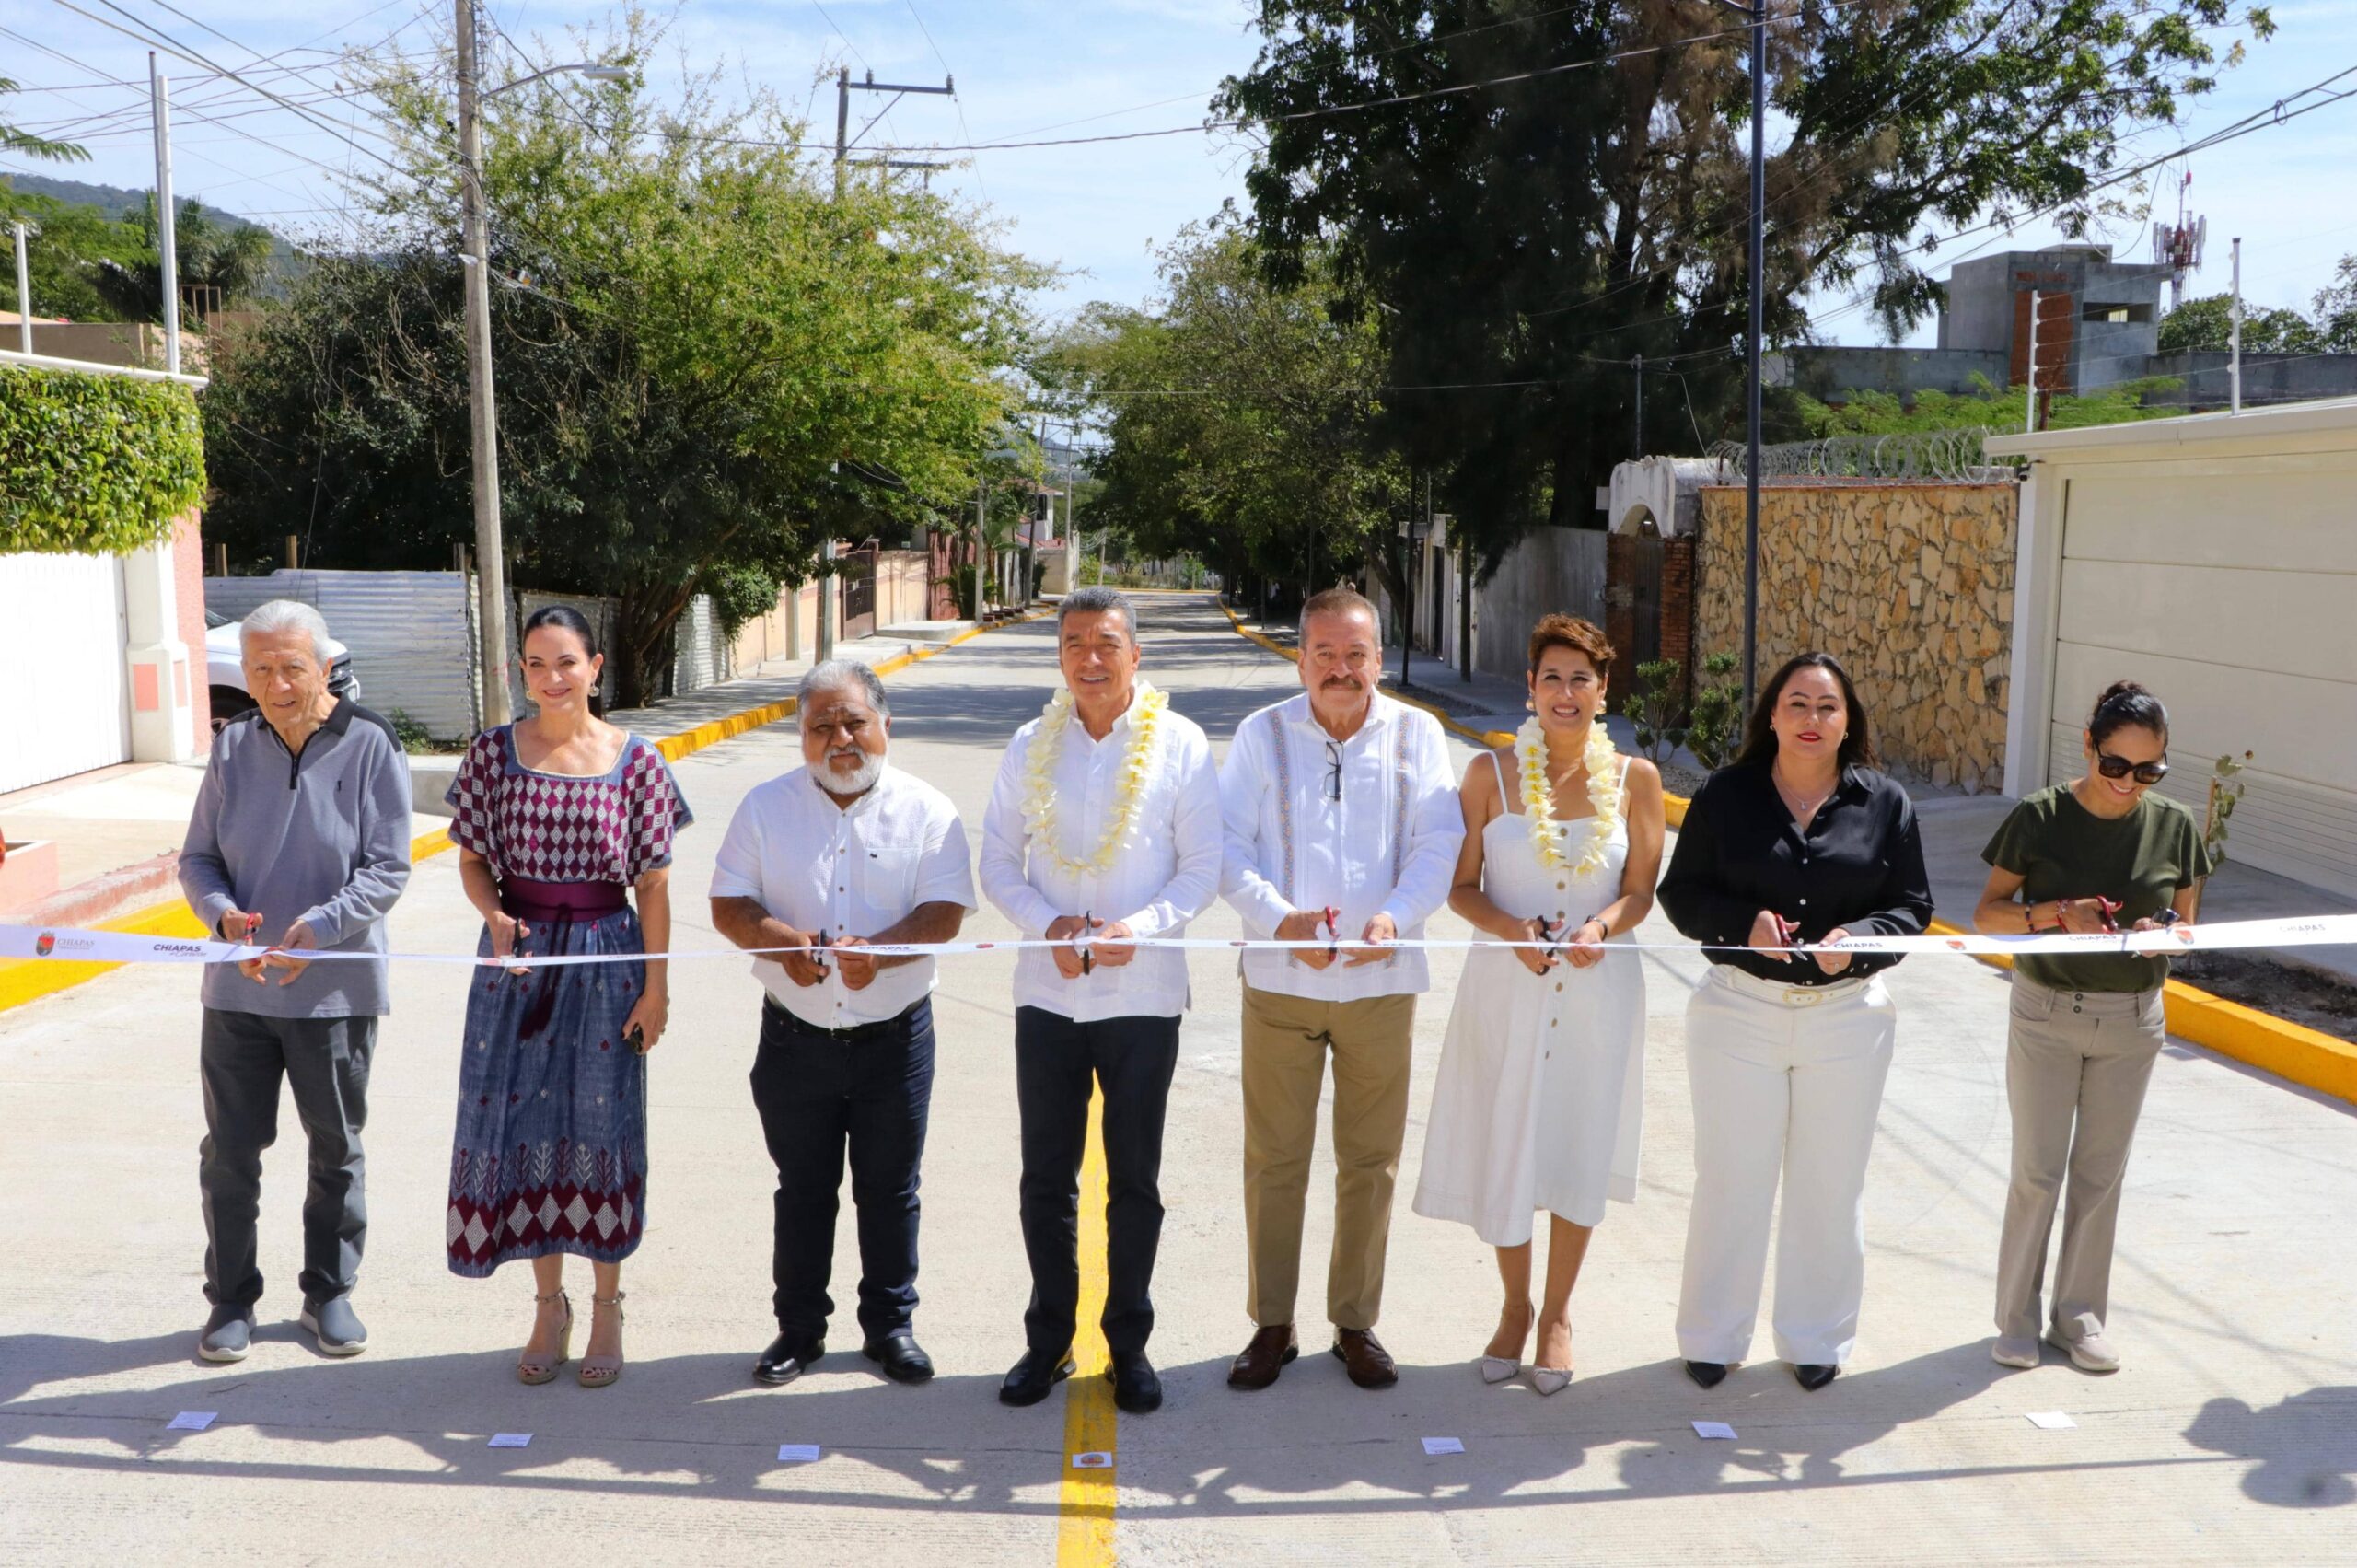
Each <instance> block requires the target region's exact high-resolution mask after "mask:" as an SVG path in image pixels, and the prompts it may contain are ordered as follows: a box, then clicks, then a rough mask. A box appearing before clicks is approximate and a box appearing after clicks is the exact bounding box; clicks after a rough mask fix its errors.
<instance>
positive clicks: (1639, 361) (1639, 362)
mask: <svg viewBox="0 0 2357 1568" xmlns="http://www.w3.org/2000/svg"><path fill="white" fill-rule="evenodd" d="M1631 363H1633V366H1636V443H1633V450H1631V453H1629V455H1631V458H1643V455H1645V356H1643V354H1638V356H1636V361H1631Z"/></svg>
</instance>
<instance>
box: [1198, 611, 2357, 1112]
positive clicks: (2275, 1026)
mask: <svg viewBox="0 0 2357 1568" xmlns="http://www.w3.org/2000/svg"><path fill="white" fill-rule="evenodd" d="M1219 607H1220V609H1221V610H1225V611H1226V614H1227V619H1228V623H1229V624H1230V625H1232V626H1234V627H1235V628H1236V630H1237V632H1239V633H1242V634H1243V635H1245V636H1246V637H1248V638H1250V639H1251V640H1252V641H1253V642H1255V643H1258V644H1260V646H1262V647H1264V648H1266V649H1268V650H1269V651H1270V652H1271V653H1273V654H1280V655H1282V656H1284V657H1286V658H1289V659H1292V660H1294V661H1295V663H1299V662H1300V656H1299V655H1298V654H1296V653H1295V652H1294V651H1293V650H1292V649H1291V648H1288V647H1285V646H1283V645H1281V644H1278V643H1274V642H1271V640H1270V639H1268V638H1266V637H1264V636H1262V635H1260V633H1258V632H1255V631H1252V630H1251V629H1250V628H1248V627H1247V626H1246V625H1245V624H1244V622H1243V618H1242V617H1240V616H1238V615H1237V613H1236V611H1235V610H1229V609H1228V607H1227V603H1226V601H1225V600H1224V599H1223V600H1221V601H1219ZM1392 695H1393V696H1394V697H1397V698H1398V699H1399V701H1400V702H1402V703H1410V704H1411V705H1412V706H1415V707H1419V708H1422V709H1423V710H1424V711H1425V712H1426V713H1428V714H1433V716H1434V717H1435V718H1437V719H1439V720H1440V722H1441V723H1443V724H1445V725H1446V726H1448V727H1449V728H1450V729H1452V730H1455V731H1456V732H1457V734H1459V735H1463V736H1467V737H1469V738H1472V739H1475V740H1479V741H1481V742H1483V743H1484V744H1486V745H1491V746H1504V745H1508V744H1510V743H1511V742H1512V741H1513V739H1514V737H1513V736H1511V735H1509V734H1506V733H1504V732H1503V731H1492V732H1490V733H1486V734H1485V733H1482V732H1480V731H1477V730H1474V729H1471V728H1469V727H1468V726H1464V725H1461V724H1458V723H1457V722H1456V721H1455V720H1453V719H1451V718H1450V717H1449V716H1448V715H1447V714H1443V713H1441V712H1440V711H1439V710H1437V709H1435V708H1434V707H1432V706H1431V705H1430V704H1428V703H1418V702H1416V701H1415V699H1413V698H1411V697H1399V693H1397V692H1394V693H1392ZM1662 801H1663V805H1664V806H1665V807H1666V816H1667V818H1668V820H1669V825H1670V826H1671V827H1673V828H1679V827H1683V826H1685V824H1686V807H1687V806H1688V804H1689V802H1688V800H1687V798H1686V797H1685V796H1679V795H1670V794H1667V793H1666V792H1665V793H1664V795H1663V796H1662ZM1930 929H1931V931H1932V933H1933V935H1938V936H1962V935H1967V933H1966V932H1965V931H1964V929H1963V928H1962V927H1960V926H1956V925H1951V924H1949V923H1947V922H1946V921H1944V920H1935V921H1933V922H1932V923H1931V927H1930ZM1972 956H1973V957H1974V958H1977V959H1979V960H1980V962H1981V963H1984V964H1988V965H1990V966H1991V967H1992V968H1995V969H2002V970H2010V969H2012V968H2013V967H2014V960H2013V959H2012V958H2010V957H2008V956H2007V955H2005V954H2003V953H1976V954H1974V955H1972ZM2162 1005H2164V1006H2165V1008H2166V1009H2167V1013H2168V1031H2169V1033H2171V1034H2173V1035H2175V1036H2177V1038H2178V1039H2179V1040H2184V1041H2186V1042H2187V1043H2188V1044H2189V1045H2198V1046H2200V1047H2201V1048H2202V1049H2204V1050H2205V1051H2216V1052H2217V1053H2218V1054H2219V1055H2221V1056H2230V1057H2232V1058H2234V1059H2235V1061H2237V1062H2240V1063H2245V1064H2247V1065H2248V1066H2252V1067H2256V1068H2258V1069H2259V1070H2260V1071H2261V1072H2265V1073H2272V1074H2275V1075H2276V1076H2277V1077H2279V1078H2282V1079H2285V1080H2287V1081H2289V1082H2291V1083H2294V1084H2298V1085H2301V1086H2304V1087H2305V1088H2311V1089H2316V1090H2318V1091H2320V1092H2321V1093H2324V1094H2328V1095H2331V1096H2333V1097H2334V1098H2339V1099H2344V1100H2347V1101H2349V1102H2350V1103H2351V1104H2352V1105H2357V1046H2352V1045H2351V1044H2350V1043H2349V1042H2348V1041H2347V1040H2336V1039H2335V1038H2333V1037H2332V1036H2331V1035H2328V1034H2326V1033H2324V1032H2323V1031H2321V1030H2318V1029H2312V1028H2308V1027H2307V1026H2306V1025H2305V1024H2295V1023H2293V1021H2292V1020H2291V1019H2289V1018H2279V1017H2277V1016H2274V1015H2273V1014H2271V1013H2262V1012H2260V1011H2259V1010H2258V1008H2256V1007H2246V1006H2244V1005H2242V1004H2241V1003H2239V1002H2229V1001H2227V1000H2226V999H2225V998H2224V997H2223V996H2213V995H2212V994H2211V993H2208V992H2206V991H2203V990H2201V989H2200V988H2199V987H2197V986H2191V985H2188V984H2187V983H2186V982H2185V981H2181V980H2172V981H2168V982H2167V984H2166V986H2165V989H2164V990H2163V992H2162Z"/></svg>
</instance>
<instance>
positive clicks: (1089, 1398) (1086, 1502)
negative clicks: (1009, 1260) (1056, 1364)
mask: <svg viewBox="0 0 2357 1568" xmlns="http://www.w3.org/2000/svg"><path fill="white" fill-rule="evenodd" d="M1104 1107H1105V1098H1104V1096H1103V1095H1102V1094H1092V1095H1091V1096H1090V1097H1089V1100H1088V1150H1087V1153H1086V1154H1085V1155H1083V1156H1081V1162H1080V1307H1079V1309H1078V1311H1077V1312H1076V1314H1075V1318H1076V1319H1077V1321H1076V1322H1075V1324H1074V1334H1073V1342H1072V1359H1073V1365H1074V1368H1075V1370H1074V1374H1073V1377H1072V1380H1071V1381H1070V1382H1068V1383H1066V1384H1065V1385H1064V1458H1063V1478H1062V1482H1061V1483H1060V1484H1059V1485H1058V1487H1057V1489H1056V1568H1109V1564H1110V1563H1111V1562H1112V1561H1113V1480H1114V1467H1113V1466H1112V1465H1110V1464H1108V1465H1106V1466H1105V1467H1104V1468H1103V1469H1074V1468H1073V1462H1072V1461H1073V1457H1074V1455H1077V1454H1103V1455H1105V1456H1106V1457H1107V1458H1109V1459H1111V1458H1114V1457H1115V1454H1116V1449H1115V1446H1114V1444H1115V1421H1114V1417H1115V1411H1114V1409H1113V1383H1112V1379H1111V1378H1109V1377H1108V1376H1104V1374H1105V1372H1106V1369H1107V1364H1108V1360H1109V1352H1108V1351H1107V1350H1106V1348H1105V1330H1104V1326H1103V1324H1102V1323H1101V1322H1100V1321H1099V1319H1100V1318H1103V1317H1104V1316H1105V1290H1106V1283H1105V1119H1104V1116H1103V1111H1104Z"/></svg>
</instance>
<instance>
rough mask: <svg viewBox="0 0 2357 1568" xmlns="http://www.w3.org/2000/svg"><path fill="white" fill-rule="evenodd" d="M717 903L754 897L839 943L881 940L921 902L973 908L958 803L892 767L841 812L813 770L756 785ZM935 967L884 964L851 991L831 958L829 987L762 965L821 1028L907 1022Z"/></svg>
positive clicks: (758, 967)
mask: <svg viewBox="0 0 2357 1568" xmlns="http://www.w3.org/2000/svg"><path fill="white" fill-rule="evenodd" d="M712 896H713V897H714V898H715V899H751V900H754V901H755V902H757V903H759V904H760V905H761V908H762V909H764V910H766V911H768V912H769V913H770V915H771V916H772V918H773V919H776V920H782V921H784V923H786V924H788V925H790V926H793V927H794V928H795V930H797V931H824V932H825V933H826V934H827V935H828V936H829V937H830V938H832V937H837V936H865V937H868V938H870V939H873V938H874V936H875V935H876V934H877V932H879V931H882V930H884V929H885V928H887V927H888V926H890V925H894V924H896V923H899V922H900V921H901V920H903V919H905V918H907V916H908V914H909V912H911V910H914V909H915V908H917V906H919V905H920V904H930V903H953V904H958V905H962V906H963V907H964V908H966V909H969V910H970V909H972V908H974V907H975V905H974V877H973V871H972V868H971V861H970V854H969V852H968V850H967V847H966V829H965V825H964V824H963V823H961V822H960V821H958V808H957V807H954V806H952V805H950V804H949V797H948V796H946V795H944V794H942V793H941V792H940V791H939V790H937V789H935V788H934V787H933V785H931V784H927V783H925V782H924V781H923V779H920V778H918V777H916V776H915V775H914V774H912V773H906V772H901V771H900V769H898V768H895V767H891V766H887V767H886V768H885V770H884V772H883V776H882V777H880V778H878V779H877V781H876V784H875V787H874V788H872V789H870V790H869V791H868V792H867V793H866V794H865V795H863V796H860V797H859V798H858V799H857V800H854V801H853V802H852V803H851V805H850V806H849V807H839V806H837V805H836V804H835V801H834V797H833V796H830V795H828V794H827V792H826V791H825V790H823V789H821V788H819V783H818V781H817V780H816V779H813V778H812V777H811V776H810V770H809V769H808V768H807V767H806V768H796V769H795V770H794V772H790V773H787V774H785V775H784V776H783V777H780V778H774V779H772V780H770V781H769V782H768V783H767V784H757V785H755V786H754V788H753V790H752V792H751V793H750V794H749V795H747V796H745V798H744V800H743V801H742V802H741V803H740V804H739V805H738V806H737V815H736V816H735V817H734V818H732V819H730V820H729V823H728V834H727V836H726V838H724V839H722V840H721V842H720V858H719V862H718V864H717V865H714V868H713V873H712ZM934 969H935V963H934V960H933V959H932V958H916V959H912V960H911V961H910V962H908V963H905V964H897V965H894V966H892V967H891V968H888V969H887V968H882V967H878V968H877V971H876V978H875V979H874V980H872V981H869V982H868V984H867V987H866V989H865V990H862V991H853V989H852V988H851V987H849V986H847V985H845V984H844V983H843V981H842V972H841V971H840V970H838V969H837V968H836V966H835V965H833V964H831V963H830V964H829V965H828V966H827V978H826V979H825V980H824V981H821V982H820V983H819V984H817V985H796V984H795V983H794V981H793V979H792V978H791V977H790V976H788V975H787V973H786V972H785V966H784V964H782V963H780V962H779V961H778V960H777V959H775V958H755V959H754V960H753V973H754V975H755V976H756V977H757V978H758V979H759V980H760V981H761V984H762V985H763V986H765V987H767V988H768V991H769V993H770V994H771V995H772V996H773V997H775V998H776V999H777V1002H778V1005H780V1006H782V1007H784V1009H785V1010H786V1011H787V1012H789V1013H792V1014H793V1015H794V1016H795V1017H797V1018H799V1019H801V1020H802V1021H803V1022H804V1023H806V1024H809V1025H811V1026H812V1027H814V1028H822V1029H828V1028H849V1027H851V1026H853V1025H856V1024H872V1023H878V1022H881V1021H882V1020H884V1019H886V1018H891V1017H897V1016H899V1015H900V1014H901V1013H904V1012H906V1011H908V1009H910V1008H911V1007H913V1006H915V1005H916V1004H917V1003H918V1002H919V1001H921V1000H923V998H924V997H925V996H926V995H927V994H929V993H931V992H932V990H933V983H934Z"/></svg>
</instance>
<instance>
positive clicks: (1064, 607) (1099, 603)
mask: <svg viewBox="0 0 2357 1568" xmlns="http://www.w3.org/2000/svg"><path fill="white" fill-rule="evenodd" d="M1112 610H1120V612H1121V624H1122V625H1124V626H1126V627H1128V628H1129V630H1130V641H1131V642H1132V643H1134V642H1136V641H1137V640H1138V612H1137V610H1136V608H1135V607H1134V606H1132V604H1131V603H1130V598H1129V596H1128V595H1127V594H1125V593H1123V592H1121V590H1120V589H1119V588H1109V587H1105V586H1104V585H1103V584H1102V583H1095V584H1091V585H1090V586H1089V587H1085V588H1074V590H1073V591H1072V592H1070V593H1068V594H1066V595H1064V597H1063V602H1062V603H1061V604H1059V605H1057V606H1056V634H1057V635H1058V636H1059V637H1061V636H1062V635H1063V630H1064V617H1065V616H1067V615H1102V614H1106V613H1109V612H1110V611H1112Z"/></svg>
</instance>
